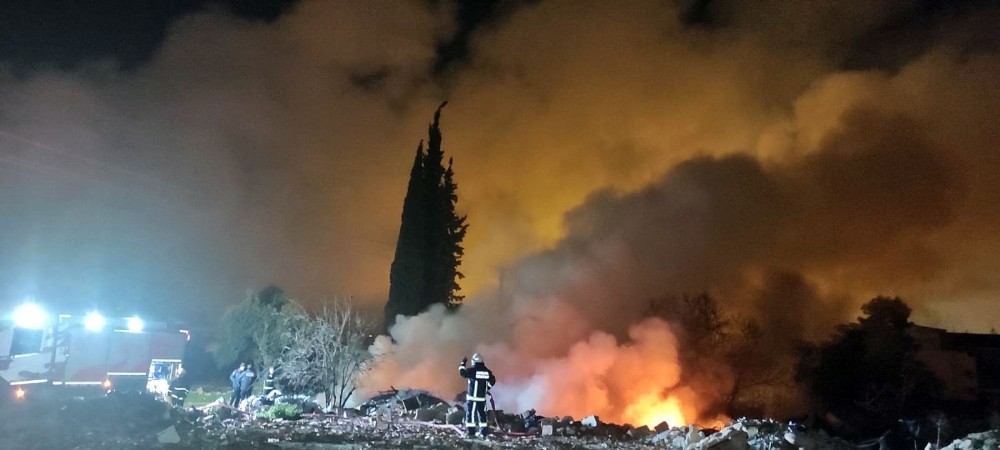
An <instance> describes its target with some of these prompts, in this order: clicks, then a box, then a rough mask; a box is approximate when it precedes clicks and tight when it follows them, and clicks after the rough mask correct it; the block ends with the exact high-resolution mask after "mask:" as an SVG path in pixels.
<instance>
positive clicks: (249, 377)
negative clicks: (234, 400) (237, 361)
mask: <svg viewBox="0 0 1000 450" xmlns="http://www.w3.org/2000/svg"><path fill="white" fill-rule="evenodd" d="M256 382H257V374H256V373H255V372H254V371H253V364H249V363H248V364H247V369H246V370H244V371H243V375H241V376H240V401H241V402H242V401H243V400H246V399H248V398H250V393H251V392H252V391H253V384H254V383H256ZM237 406H239V405H237Z"/></svg>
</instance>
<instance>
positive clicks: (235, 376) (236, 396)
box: [229, 363, 247, 407]
mask: <svg viewBox="0 0 1000 450" xmlns="http://www.w3.org/2000/svg"><path fill="white" fill-rule="evenodd" d="M244 370H247V365H246V364H244V363H240V366H239V367H237V368H236V369H235V370H233V373H231V374H229V381H230V382H231V383H232V385H233V395H232V396H231V397H229V404H230V405H232V406H234V407H239V406H240V400H241V399H240V378H242V377H243V371H244Z"/></svg>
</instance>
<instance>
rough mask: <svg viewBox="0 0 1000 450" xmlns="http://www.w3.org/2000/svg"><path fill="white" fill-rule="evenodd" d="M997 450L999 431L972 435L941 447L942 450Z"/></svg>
mask: <svg viewBox="0 0 1000 450" xmlns="http://www.w3.org/2000/svg"><path fill="white" fill-rule="evenodd" d="M998 448H1000V430H991V431H987V432H984V433H973V434H970V435H968V436H966V437H965V438H964V439H956V440H955V441H954V442H952V443H951V444H948V445H946V446H944V447H941V449H942V450H980V449H994V450H995V449H998Z"/></svg>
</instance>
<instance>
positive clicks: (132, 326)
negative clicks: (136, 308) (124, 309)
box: [126, 316, 143, 333]
mask: <svg viewBox="0 0 1000 450" xmlns="http://www.w3.org/2000/svg"><path fill="white" fill-rule="evenodd" d="M126 325H127V326H128V330H129V331H131V332H133V333H140V332H142V326H143V323H142V319H140V318H138V317H136V316H132V317H129V318H128V321H127V322H126Z"/></svg>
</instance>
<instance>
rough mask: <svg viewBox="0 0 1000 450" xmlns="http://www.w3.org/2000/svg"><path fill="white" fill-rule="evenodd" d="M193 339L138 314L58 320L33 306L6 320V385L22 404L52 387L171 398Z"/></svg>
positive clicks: (1, 374) (0, 330)
mask: <svg viewBox="0 0 1000 450" xmlns="http://www.w3.org/2000/svg"><path fill="white" fill-rule="evenodd" d="M189 339H190V334H189V333H188V331H187V330H184V329H180V328H177V327H170V326H168V325H167V324H163V323H145V322H143V320H142V319H140V318H139V317H135V316H133V317H118V318H106V317H104V316H102V315H101V314H99V313H97V312H90V313H88V314H85V315H79V316H74V315H69V314H59V315H56V316H54V317H50V316H49V315H48V314H46V312H45V311H44V310H43V309H42V308H41V307H39V306H38V305H36V304H34V303H26V304H23V305H21V306H20V307H18V308H17V309H16V310H14V312H13V313H12V314H10V315H9V316H8V317H4V320H0V385H2V386H3V387H5V388H8V391H9V392H10V394H11V395H12V396H13V397H14V399H15V400H24V399H25V398H27V397H29V396H31V395H32V393H34V392H42V391H46V390H47V391H55V390H60V391H62V392H73V393H74V395H79V394H81V393H84V394H86V393H90V394H98V393H101V394H107V393H111V392H137V393H154V394H163V393H165V392H166V390H167V386H168V384H169V383H170V381H171V379H172V378H173V377H175V376H176V375H177V373H178V370H177V369H179V368H180V365H181V362H182V360H183V358H184V348H185V346H186V344H187V341H188V340H189Z"/></svg>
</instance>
